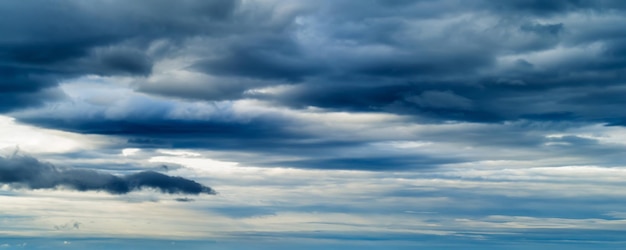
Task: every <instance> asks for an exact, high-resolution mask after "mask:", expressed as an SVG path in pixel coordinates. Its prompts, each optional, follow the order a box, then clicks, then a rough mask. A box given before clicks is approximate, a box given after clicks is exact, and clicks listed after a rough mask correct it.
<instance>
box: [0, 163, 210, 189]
mask: <svg viewBox="0 0 626 250" xmlns="http://www.w3.org/2000/svg"><path fill="white" fill-rule="evenodd" d="M0 183H3V184H10V185H14V186H17V187H26V188H30V189H49V188H59V187H64V188H69V189H73V190H78V191H105V192H108V193H111V194H125V193H128V192H132V191H136V190H140V189H143V188H153V189H156V190H159V191H161V192H163V193H170V194H175V193H181V194H214V193H215V191H213V190H212V189H211V188H209V187H207V186H204V185H202V184H200V183H197V182H195V181H192V180H188V179H185V178H182V177H173V176H168V175H164V174H161V173H157V172H153V171H145V172H138V173H134V174H128V175H125V176H117V175H112V174H108V173H104V172H98V171H94V170H89V169H78V168H58V167H56V166H54V165H52V164H50V163H45V162H41V161H39V160H37V159H35V158H33V157H30V156H23V155H13V156H9V157H0Z"/></svg>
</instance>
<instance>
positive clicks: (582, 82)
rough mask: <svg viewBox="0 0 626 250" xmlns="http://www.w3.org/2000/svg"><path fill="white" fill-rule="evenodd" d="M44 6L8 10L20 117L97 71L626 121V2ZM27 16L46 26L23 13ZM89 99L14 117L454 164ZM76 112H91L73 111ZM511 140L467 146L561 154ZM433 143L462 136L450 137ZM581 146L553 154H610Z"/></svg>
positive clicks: (446, 113) (9, 73) (343, 163)
mask: <svg viewBox="0 0 626 250" xmlns="http://www.w3.org/2000/svg"><path fill="white" fill-rule="evenodd" d="M42 3H43V2H37V1H30V2H26V1H22V2H12V3H9V2H6V3H0V11H3V13H1V14H2V15H0V21H2V22H0V23H1V24H0V31H1V32H2V33H3V37H5V38H4V39H2V40H0V72H1V73H2V74H1V76H0V81H1V83H0V90H2V91H1V92H2V93H0V95H2V97H4V96H6V98H1V99H0V110H2V111H4V112H6V111H9V110H12V109H15V108H23V107H28V106H36V105H42V104H44V103H46V102H50V101H52V100H58V99H62V98H64V97H65V98H67V96H65V95H64V94H63V93H62V92H61V91H59V90H58V89H55V88H54V87H55V86H56V84H58V82H59V81H62V80H67V79H71V78H75V77H80V76H85V75H93V74H95V75H101V76H125V77H129V78H132V80H130V81H131V82H132V83H131V84H129V85H130V86H131V87H132V88H134V91H135V92H141V93H143V94H146V95H158V96H159V98H162V99H168V100H173V99H174V98H175V99H176V100H181V99H183V100H185V101H190V100H191V101H198V102H202V103H205V104H206V103H213V102H214V101H226V102H227V101H229V100H241V99H245V98H247V99H257V100H262V101H264V104H267V103H269V104H271V105H274V106H280V107H288V108H292V109H296V110H298V109H310V108H324V109H325V110H324V112H326V111H338V112H355V113H367V112H376V113H388V114H399V115H403V116H404V117H408V118H407V120H406V122H407V123H411V122H415V123H448V122H450V121H452V122H476V123H500V124H505V123H506V124H509V125H507V126H510V124H511V122H512V123H516V122H523V121H530V122H531V123H533V122H535V123H541V124H543V123H559V122H571V124H576V125H572V126H582V125H585V124H590V123H606V124H612V125H624V123H625V122H624V121H626V115H625V114H623V112H621V110H622V109H621V107H620V104H621V103H623V101H621V99H620V98H619V97H620V93H622V92H624V90H623V88H624V85H623V84H624V82H626V74H625V73H626V46H624V45H623V44H624V42H623V41H624V40H625V39H626V29H624V28H622V25H619V24H621V23H623V22H624V21H626V19H625V18H624V13H626V9H625V7H626V4H624V3H623V1H609V0H606V1H586V0H557V1H534V0H528V1H521V0H520V1H517V0H515V1H495V0H494V1H491V0H482V1H460V0H442V1H428V0H425V1H403V0H400V1H395V0H394V1H380V0H363V1H357V0H338V1H315V2H308V1H278V0H277V1H270V0H268V1H258V2H257V1H225V0H224V1H221V0H220V1H218V0H216V1H191V0H189V1H178V2H171V1H133V2H122V1H94V2H91V3H90V4H84V3H81V2H78V1H69V0H66V1H61V2H60V3H59V4H56V5H46V4H42ZM36 4H38V5H36ZM34 6H36V7H34ZM23 12H26V13H31V12H32V13H31V14H32V15H33V16H39V17H42V18H38V19H33V18H27V17H28V15H19V14H16V13H23ZM42 20H45V21H42ZM126 79H127V78H125V80H126ZM116 80H117V79H115V78H114V79H112V80H111V79H109V80H107V81H116ZM86 81H88V80H86ZM105 82H106V81H105ZM278 86H280V88H279V87H278ZM64 87H67V88H66V89H71V88H72V87H75V86H72V85H71V84H68V85H67V86H64ZM272 87H277V88H272ZM83 88H84V87H83ZM268 89H269V90H268ZM55 90H56V91H55ZM81 91H84V92H86V90H85V89H81V90H76V91H75V92H74V94H75V96H78V97H76V99H75V100H71V101H72V102H75V103H76V104H75V105H73V106H72V108H70V109H68V110H65V109H64V108H63V107H61V106H58V107H57V106H55V105H50V107H51V108H50V109H48V110H45V112H34V113H30V114H24V113H20V112H14V113H11V115H12V116H14V117H16V118H17V119H18V120H19V121H21V122H25V123H31V124H36V125H38V126H42V127H50V128H56V129H62V130H69V131H74V132H79V133H90V134H104V135H115V136H119V137H122V138H124V139H126V141H127V142H128V144H129V145H134V146H138V147H174V148H210V149H239V150H249V151H254V152H263V153H268V154H274V153H277V154H278V153H280V154H284V155H299V156H306V157H304V158H305V159H304V160H302V161H294V162H290V163H289V164H291V165H293V166H299V167H303V168H308V167H311V166H314V165H320V166H321V165H324V166H326V167H327V168H335V169H345V168H349V167H347V166H348V165H351V166H353V167H354V168H361V169H372V168H375V167H373V165H375V164H379V165H381V166H383V165H397V166H399V168H404V167H406V166H414V167H415V166H420V165H426V166H435V165H437V164H445V161H443V162H439V161H437V159H435V160H433V161H432V162H431V161H428V162H425V163H424V162H420V159H419V157H415V158H411V159H409V160H407V161H406V162H404V161H400V162H393V161H391V160H389V159H386V158H376V157H373V158H368V157H363V158H359V157H355V159H352V158H350V156H343V157H340V156H338V155H335V154H331V155H327V158H324V159H319V158H315V157H313V156H315V155H316V154H319V153H323V154H325V153H328V152H330V151H333V150H331V148H332V149H337V148H344V149H345V148H350V147H355V146H357V147H358V146H363V145H367V144H368V143H372V142H374V141H368V140H367V139H363V138H347V139H346V138H343V139H333V138H331V137H332V136H331V135H329V136H327V137H324V136H323V135H321V134H322V133H319V131H316V132H318V133H317V134H315V133H311V132H310V131H304V130H302V129H300V128H302V127H307V128H310V127H315V125H316V123H315V122H311V121H309V122H308V123H307V124H304V122H300V121H298V118H293V117H288V116H290V115H293V114H289V115H275V116H267V117H262V115H260V116H255V117H252V118H251V117H249V116H245V115H244V116H239V115H238V114H234V115H232V114H230V116H229V115H226V116H225V117H220V115H217V116H215V117H214V116H211V115H207V116H210V117H208V118H207V117H202V118H198V117H186V116H184V115H180V116H172V115H169V114H171V113H172V110H173V108H172V107H169V106H164V105H162V104H159V103H147V102H144V100H139V101H136V102H132V101H129V104H128V105H126V106H123V105H122V106H120V107H115V108H110V109H106V108H105V109H106V110H104V111H102V110H99V109H98V108H101V107H95V106H93V107H92V106H88V105H83V103H82V102H81V100H79V99H80V98H81V96H80V93H81ZM116 93H117V92H116ZM129 93H130V91H129ZM129 95H130V94H129ZM119 98H120V99H124V98H125V97H124V96H120V97H119ZM68 102H69V101H68ZM181 102H182V101H181ZM106 105H113V104H111V103H107V104H104V105H102V106H106ZM172 105H174V106H175V105H180V103H175V104H172ZM203 108H205V107H203ZM91 109H94V110H91ZM206 109H208V108H206ZM77 110H78V111H77ZM85 110H87V111H85ZM181 110H183V111H181V112H179V113H185V112H187V113H191V114H195V113H194V112H196V113H201V114H206V113H211V112H217V113H219V112H220V111H203V112H204V113H203V112H199V111H197V110H192V111H187V110H185V109H184V108H181ZM79 111H80V112H79ZM64 112H65V113H64ZM72 112H74V113H80V115H67V114H66V113H72ZM251 112H256V111H251ZM294 112H295V111H294ZM120 113H121V114H120ZM226 113H228V112H226ZM234 113H236V112H234ZM191 116H193V115H191ZM530 129H531V130H534V129H538V130H541V131H543V132H546V131H548V130H549V129H545V128H542V127H541V126H539V127H533V128H530ZM310 130H313V129H310ZM511 131H513V132H519V130H518V129H517V128H510V130H508V131H499V132H501V133H503V134H498V135H499V136H493V137H494V138H488V136H484V135H485V134H488V133H490V132H488V131H478V132H477V133H479V135H480V136H472V135H459V136H460V137H457V138H455V139H454V140H456V139H458V138H462V139H463V141H464V142H468V141H485V142H486V143H492V144H493V145H507V146H514V145H516V144H521V145H523V146H528V147H531V146H538V145H543V144H545V143H550V141H547V140H546V139H545V138H543V137H542V136H543V134H542V133H539V132H538V133H537V134H533V135H526V136H527V137H525V138H519V137H520V136H515V134H509V133H511ZM494 133H495V132H494ZM503 135H508V136H510V138H509V139H506V138H505V139H502V137H503ZM425 137H428V136H425ZM511 138H513V139H511ZM412 139H415V138H412ZM430 139H433V140H434V141H449V140H453V139H447V138H446V136H445V135H439V134H437V135H433V136H432V138H430ZM569 139H572V138H569ZM569 139H568V138H565V139H561V140H562V141H555V143H557V144H558V143H560V144H559V145H561V144H562V147H561V148H559V147H555V148H554V149H553V150H554V151H558V150H563V152H565V151H567V150H569V151H567V152H574V150H571V149H570V148H568V147H565V146H563V145H566V144H567V145H578V147H581V148H584V147H596V146H597V145H596V146H594V145H591V144H585V143H583V141H576V140H571V141H570V140H569ZM458 140H461V139H458ZM553 140H557V139H553ZM315 147H324V148H325V149H326V151H324V150H322V149H315ZM336 154H339V153H336ZM307 157H308V158H307ZM368 161H369V162H370V163H371V164H368V163H367V162H368ZM262 165H263V164H262Z"/></svg>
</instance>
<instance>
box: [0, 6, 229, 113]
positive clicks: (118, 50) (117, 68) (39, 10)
mask: <svg viewBox="0 0 626 250" xmlns="http://www.w3.org/2000/svg"><path fill="white" fill-rule="evenodd" d="M237 5H238V1H230V0H229V1H221V0H212V1H182V2H176V3H174V2H170V1H135V2H132V3H127V2H121V1H120V2H117V1H93V2H90V3H89V4H87V3H82V2H80V1H71V0H64V1H58V2H55V3H54V4H50V3H49V2H47V1H37V0H36V1H18V2H2V3H0V32H1V33H2V34H3V35H2V37H3V39H2V40H1V41H0V72H1V73H2V74H1V76H0V90H1V91H2V92H3V93H6V94H10V95H13V96H16V98H21V99H24V98H27V97H28V96H30V95H37V94H38V93H39V92H41V91H44V90H45V89H47V88H50V87H54V86H56V84H57V83H58V82H59V81H61V80H65V79H69V78H73V77H78V76H82V75H87V74H97V75H147V74H150V72H151V70H152V65H153V63H154V62H153V59H152V58H151V57H150V56H149V55H147V53H146V50H145V48H146V47H147V46H149V44H150V43H151V42H152V41H154V40H156V39H162V38H164V39H171V40H177V39H180V38H183V37H185V36H188V35H193V36H195V35H199V34H205V33H209V32H214V31H215V30H216V29H218V28H216V27H215V25H218V24H216V23H220V22H222V21H223V20H225V19H228V18H229V17H230V16H231V14H232V12H233V11H234V9H235V7H236V6H237ZM33 17H37V18H33ZM213 24H215V25H213ZM39 98H40V99H39V100H33V101H32V102H9V103H2V107H0V110H10V109H14V108H20V107H28V106H36V105H39V104H41V102H42V101H46V100H50V99H49V98H46V97H45V96H42V95H39Z"/></svg>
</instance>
